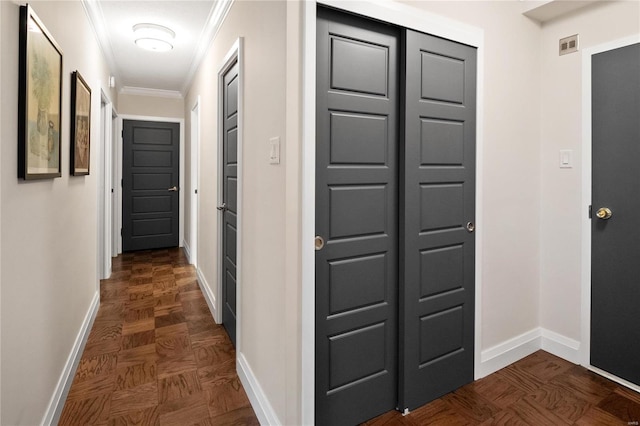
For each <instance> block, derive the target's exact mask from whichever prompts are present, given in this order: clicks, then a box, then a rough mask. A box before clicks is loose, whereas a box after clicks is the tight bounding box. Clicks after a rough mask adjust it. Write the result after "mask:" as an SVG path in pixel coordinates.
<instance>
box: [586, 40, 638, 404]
mask: <svg viewBox="0 0 640 426" xmlns="http://www.w3.org/2000/svg"><path fill="white" fill-rule="evenodd" d="M636 43H640V34H636V35H633V36H629V37H624V38H621V39H617V40H613V41H611V42H607V43H603V44H599V45H596V46H593V47H589V48H586V49H583V50H582V201H581V207H580V211H581V214H582V216H581V217H582V226H581V235H582V253H581V260H582V262H581V263H582V268H581V279H580V281H581V290H582V291H581V336H580V337H581V344H580V355H579V357H580V363H581V364H582V365H583V366H585V367H586V368H588V369H590V370H592V371H595V372H597V373H598V374H601V375H603V376H605V377H607V378H609V379H611V380H613V381H615V382H617V383H620V384H622V385H623V386H627V387H629V388H631V389H633V390H635V391H636V392H640V386H637V385H634V384H633V383H630V382H628V381H626V380H624V379H622V378H620V377H617V376H614V375H612V374H611V373H607V372H605V371H602V370H601V369H599V368H597V367H594V366H592V365H591V361H590V354H591V242H592V238H591V230H592V228H591V224H592V220H591V219H589V217H588V214H587V212H588V208H589V206H590V205H591V201H592V184H593V181H592V132H591V126H592V117H591V102H592V96H591V95H592V93H591V84H592V73H591V59H592V56H593V55H596V54H598V53H603V52H607V51H610V50H614V49H618V48H621V47H626V46H630V45H632V44H636Z"/></svg>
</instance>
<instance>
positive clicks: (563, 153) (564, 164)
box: [560, 149, 573, 169]
mask: <svg viewBox="0 0 640 426" xmlns="http://www.w3.org/2000/svg"><path fill="white" fill-rule="evenodd" d="M572 167H573V150H571V149H561V150H560V168H561V169H571V168H572Z"/></svg>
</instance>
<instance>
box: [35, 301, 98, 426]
mask: <svg viewBox="0 0 640 426" xmlns="http://www.w3.org/2000/svg"><path fill="white" fill-rule="evenodd" d="M98 308H100V292H99V291H96V293H95V294H94V295H93V300H92V301H91V305H89V310H88V311H87V314H86V315H85V317H84V320H83V321H82V325H81V326H80V331H79V332H78V335H77V336H76V341H75V342H73V347H72V348H71V353H70V354H69V357H68V358H67V362H66V363H65V365H64V369H63V370H62V374H61V375H60V379H59V380H58V384H57V385H56V388H55V391H54V392H53V396H52V397H51V400H50V401H49V406H48V407H47V410H46V411H45V413H44V418H43V419H42V424H43V425H55V424H57V423H58V421H59V420H60V415H61V414H62V409H63V408H64V403H65V401H66V399H67V395H68V394H69V388H71V383H73V377H74V376H75V374H76V369H77V368H78V364H79V363H80V358H82V352H83V351H84V347H85V345H86V343H87V338H88V337H89V333H90V332H91V327H92V326H93V321H94V320H95V318H96V314H97V313H98Z"/></svg>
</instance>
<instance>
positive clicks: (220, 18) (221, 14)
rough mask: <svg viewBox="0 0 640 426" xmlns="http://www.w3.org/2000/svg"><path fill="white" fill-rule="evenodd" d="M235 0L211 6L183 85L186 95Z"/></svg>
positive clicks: (220, 1) (221, 0)
mask: <svg viewBox="0 0 640 426" xmlns="http://www.w3.org/2000/svg"><path fill="white" fill-rule="evenodd" d="M233 2H234V0H216V2H215V5H214V7H212V8H211V13H210V14H209V18H208V19H207V24H206V25H205V28H204V30H203V31H202V34H201V36H200V42H199V43H198V49H197V50H196V54H195V55H194V57H193V60H192V61H191V67H190V68H189V72H187V75H186V77H185V79H184V85H183V86H182V93H183V94H184V95H186V94H187V92H188V91H189V88H190V87H191V83H193V78H194V76H195V74H196V71H198V68H199V67H200V64H201V63H202V61H203V60H204V57H205V55H206V54H207V51H208V50H209V46H211V43H213V40H214V39H215V38H216V36H217V35H218V31H220V28H221V27H222V23H223V22H224V20H225V18H226V17H227V14H228V13H229V10H230V9H231V6H232V5H233Z"/></svg>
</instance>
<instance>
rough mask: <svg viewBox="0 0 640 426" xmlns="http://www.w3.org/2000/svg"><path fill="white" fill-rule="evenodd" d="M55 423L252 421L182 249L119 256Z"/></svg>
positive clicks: (225, 343) (227, 348)
mask: <svg viewBox="0 0 640 426" xmlns="http://www.w3.org/2000/svg"><path fill="white" fill-rule="evenodd" d="M100 300H101V302H100V309H99V310H98V314H97V316H96V319H95V322H94V324H93V327H92V329H91V333H90V335H89V338H88V340H87V344H86V347H85V349H84V352H83V354H82V358H81V360H80V364H79V366H78V370H77V372H76V375H75V378H74V380H73V384H72V385H71V389H70V390H69V395H68V397H67V400H66V403H65V406H64V409H63V412H62V414H61V418H60V422H59V424H60V425H161V426H164V425H180V426H186V425H196V424H197V425H257V424H258V420H257V418H256V416H255V413H254V412H253V409H252V408H251V405H250V404H249V400H248V399H247V395H246V393H245V391H244V389H243V388H242V385H241V383H240V380H239V379H238V376H237V374H236V364H235V350H234V348H233V345H232V344H231V341H230V340H229V337H228V336H227V334H226V332H225V331H224V329H223V328H222V326H220V325H218V324H216V323H215V322H214V320H213V318H212V316H211V312H210V311H209V307H208V306H207V303H206V301H205V299H204V297H203V295H202V293H201V291H200V289H199V287H198V283H197V281H196V275H195V271H194V268H193V266H191V265H189V264H188V262H187V260H186V258H185V256H184V255H183V253H182V250H180V249H168V250H154V251H144V252H136V253H126V254H123V255H120V256H119V257H118V258H117V259H115V260H114V263H113V274H112V276H111V278H110V279H109V280H104V281H102V283H101V285H100Z"/></svg>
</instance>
